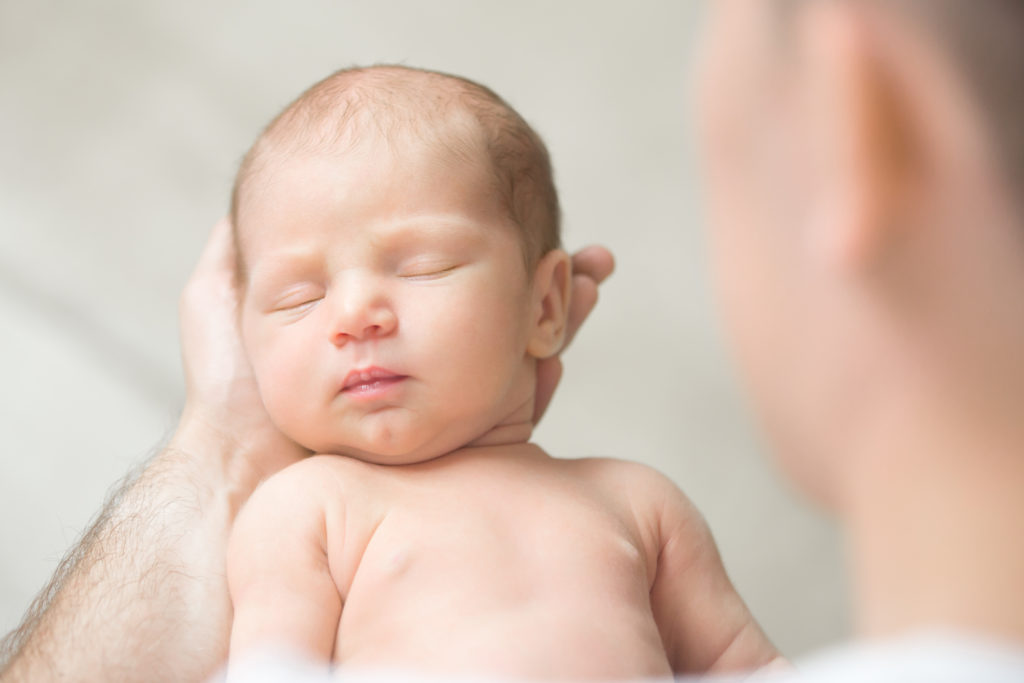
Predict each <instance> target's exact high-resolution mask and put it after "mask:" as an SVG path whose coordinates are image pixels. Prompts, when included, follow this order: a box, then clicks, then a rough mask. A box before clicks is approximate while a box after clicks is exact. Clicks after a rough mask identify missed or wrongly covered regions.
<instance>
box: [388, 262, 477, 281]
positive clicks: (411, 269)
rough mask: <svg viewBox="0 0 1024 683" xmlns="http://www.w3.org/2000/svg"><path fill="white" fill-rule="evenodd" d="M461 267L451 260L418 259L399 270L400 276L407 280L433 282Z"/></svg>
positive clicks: (406, 263) (405, 264)
mask: <svg viewBox="0 0 1024 683" xmlns="http://www.w3.org/2000/svg"><path fill="white" fill-rule="evenodd" d="M461 265H462V264H460V263H458V262H457V261H455V260H454V259H451V258H436V257H428V258H417V259H412V260H409V261H406V262H405V263H403V264H402V265H401V266H400V267H399V268H398V276H399V277H400V278H402V279H405V280H433V279H436V278H440V277H444V276H445V275H448V274H450V273H452V272H453V271H455V270H456V269H457V268H459V267H460V266H461Z"/></svg>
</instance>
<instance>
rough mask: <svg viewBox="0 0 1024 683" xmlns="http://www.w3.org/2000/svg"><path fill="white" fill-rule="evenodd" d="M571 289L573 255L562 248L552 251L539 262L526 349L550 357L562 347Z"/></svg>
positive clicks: (535, 355)
mask: <svg viewBox="0 0 1024 683" xmlns="http://www.w3.org/2000/svg"><path fill="white" fill-rule="evenodd" d="M571 289H572V261H570V260H569V255H568V254H566V253H565V252H564V251H562V250H561V249H555V250H552V251H549V252H548V253H547V254H545V255H544V257H543V258H542V259H541V260H540V263H539V264H537V270H536V272H535V273H534V275H533V299H532V301H531V313H530V315H531V316H532V319H531V326H530V338H529V343H528V344H527V347H526V351H527V353H529V354H530V355H531V356H533V357H534V358H548V357H550V356H553V355H555V354H556V353H558V352H559V351H560V350H561V349H562V343H563V342H564V341H565V328H566V322H567V320H568V317H569V301H570V299H571V297H572V291H571Z"/></svg>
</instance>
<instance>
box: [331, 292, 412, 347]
mask: <svg viewBox="0 0 1024 683" xmlns="http://www.w3.org/2000/svg"><path fill="white" fill-rule="evenodd" d="M339 298H340V299H341V301H340V302H339V304H338V306H337V308H336V310H335V314H334V320H333V322H332V325H331V329H330V338H331V343H333V344H334V345H335V346H343V345H344V344H347V343H348V342H349V341H352V340H367V339H378V338H380V337H386V336H388V335H390V334H392V333H393V332H394V331H395V329H396V328H397V327H398V317H397V316H396V315H395V311H394V308H393V307H392V306H391V303H390V302H389V301H388V299H387V297H385V296H384V295H383V294H382V293H380V292H374V291H372V290H368V289H366V288H363V289H362V290H361V291H359V292H352V291H350V292H349V293H348V295H347V296H343V297H339Z"/></svg>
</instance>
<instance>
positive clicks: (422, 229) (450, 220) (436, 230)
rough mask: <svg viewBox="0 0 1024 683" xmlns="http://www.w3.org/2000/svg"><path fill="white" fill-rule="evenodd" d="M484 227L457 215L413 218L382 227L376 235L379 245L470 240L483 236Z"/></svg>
mask: <svg viewBox="0 0 1024 683" xmlns="http://www.w3.org/2000/svg"><path fill="white" fill-rule="evenodd" d="M481 231H482V226H480V225H479V224H478V223H476V222H474V221H471V220H469V219H467V218H464V217H462V216H457V215H448V214H441V215H434V214H432V215H424V216H411V217H408V218H402V219H400V220H397V221H394V222H392V223H389V224H387V225H385V226H381V227H380V229H379V230H378V231H377V232H376V234H375V237H376V238H375V240H374V242H376V243H377V244H378V245H391V244H395V243H397V244H399V245H401V244H402V243H407V242H409V241H417V242H433V241H435V240H449V239H469V238H472V237H475V236H477V235H479V234H481Z"/></svg>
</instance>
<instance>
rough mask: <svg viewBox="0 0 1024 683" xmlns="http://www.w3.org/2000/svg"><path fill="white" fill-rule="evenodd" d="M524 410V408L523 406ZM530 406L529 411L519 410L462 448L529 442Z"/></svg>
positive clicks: (531, 417) (530, 429) (531, 427)
mask: <svg viewBox="0 0 1024 683" xmlns="http://www.w3.org/2000/svg"><path fill="white" fill-rule="evenodd" d="M524 408H525V406H524ZM532 408H533V407H532V405H531V406H530V407H529V410H525V409H520V410H516V411H515V412H513V413H512V414H511V415H509V416H508V417H507V418H506V419H505V420H502V421H501V422H499V423H498V424H496V425H494V426H493V427H491V428H490V429H489V430H487V431H486V432H484V433H483V434H481V435H480V436H478V437H477V438H475V439H473V440H472V441H470V442H469V443H467V444H466V445H465V446H463V448H474V447H477V446H510V445H514V444H524V443H527V442H529V440H530V436H531V435H532V434H533V415H532V412H533V411H532Z"/></svg>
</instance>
